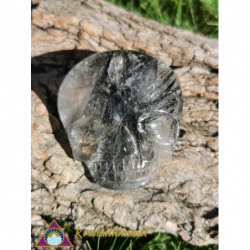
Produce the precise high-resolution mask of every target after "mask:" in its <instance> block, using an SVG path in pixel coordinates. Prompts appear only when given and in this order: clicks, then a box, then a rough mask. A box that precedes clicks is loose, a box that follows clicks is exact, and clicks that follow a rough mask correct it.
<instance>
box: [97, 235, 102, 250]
mask: <svg viewBox="0 0 250 250" xmlns="http://www.w3.org/2000/svg"><path fill="white" fill-rule="evenodd" d="M100 235H101V232H100V231H99V235H98V241H97V250H99V244H100V238H101V236H100Z"/></svg>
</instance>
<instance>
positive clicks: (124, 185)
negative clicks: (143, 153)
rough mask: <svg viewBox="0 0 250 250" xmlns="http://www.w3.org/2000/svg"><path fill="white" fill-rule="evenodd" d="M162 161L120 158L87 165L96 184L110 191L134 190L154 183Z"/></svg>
mask: <svg viewBox="0 0 250 250" xmlns="http://www.w3.org/2000/svg"><path fill="white" fill-rule="evenodd" d="M161 161H162V159H159V158H158V159H154V160H152V161H150V162H149V161H147V160H142V161H140V163H139V159H138V158H136V157H131V156H130V157H127V158H120V159H116V160H112V161H100V162H93V163H90V162H89V163H87V162H86V164H87V166H88V168H89V170H90V173H91V175H92V177H93V178H94V180H95V182H96V183H97V184H98V185H100V186H102V187H104V188H108V189H114V190H132V189H137V188H140V187H143V186H146V185H147V184H149V183H150V182H152V181H153V180H154V179H155V177H156V175H157V173H158V170H159V168H160V164H161Z"/></svg>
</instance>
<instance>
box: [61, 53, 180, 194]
mask: <svg viewBox="0 0 250 250" xmlns="http://www.w3.org/2000/svg"><path fill="white" fill-rule="evenodd" d="M58 108H59V114H60V118H61V120H62V123H63V125H64V127H65V130H66V132H67V134H68V137H69V141H70V144H71V147H72V150H73V155H74V158H75V159H76V160H78V161H82V162H84V163H85V164H86V165H87V166H88V168H89V170H90V173H91V175H92V176H93V178H94V179H95V181H96V182H97V183H98V184H99V185H101V186H103V187H106V188H112V189H134V188H139V187H141V186H145V185H147V184H148V183H149V182H151V181H152V180H153V179H154V178H155V176H156V174H157V172H158V169H159V166H160V164H161V161H162V160H163V159H164V158H169V157H171V156H172V152H173V149H174V146H175V143H176V141H177V139H178V135H179V119H180V115H181V112H182V96H181V88H180V85H179V82H178V79H177V78H176V76H175V74H174V73H173V71H172V70H171V69H170V68H169V67H168V66H166V65H165V64H164V63H162V62H160V61H159V60H157V59H155V58H153V57H151V56H148V55H146V54H143V53H139V52H134V51H110V52H104V53H100V54H94V55H92V56H90V57H88V58H87V59H85V60H83V61H81V62H80V63H79V64H77V65H76V66H75V67H74V68H73V69H72V70H71V71H70V72H69V74H68V75H67V76H66V78H65V79H64V81H63V83H62V85H61V87H60V91H59V96H58Z"/></svg>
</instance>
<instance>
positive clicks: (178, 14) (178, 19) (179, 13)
mask: <svg viewBox="0 0 250 250" xmlns="http://www.w3.org/2000/svg"><path fill="white" fill-rule="evenodd" d="M181 19H182V0H179V3H178V8H177V12H176V17H175V25H176V26H180V25H181Z"/></svg>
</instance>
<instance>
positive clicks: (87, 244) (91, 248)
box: [86, 241, 92, 250]
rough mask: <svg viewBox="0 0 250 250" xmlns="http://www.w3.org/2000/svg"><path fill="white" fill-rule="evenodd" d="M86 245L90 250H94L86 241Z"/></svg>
mask: <svg viewBox="0 0 250 250" xmlns="http://www.w3.org/2000/svg"><path fill="white" fill-rule="evenodd" d="M86 244H87V245H88V248H89V250H92V248H91V247H90V245H89V242H88V241H86Z"/></svg>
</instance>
